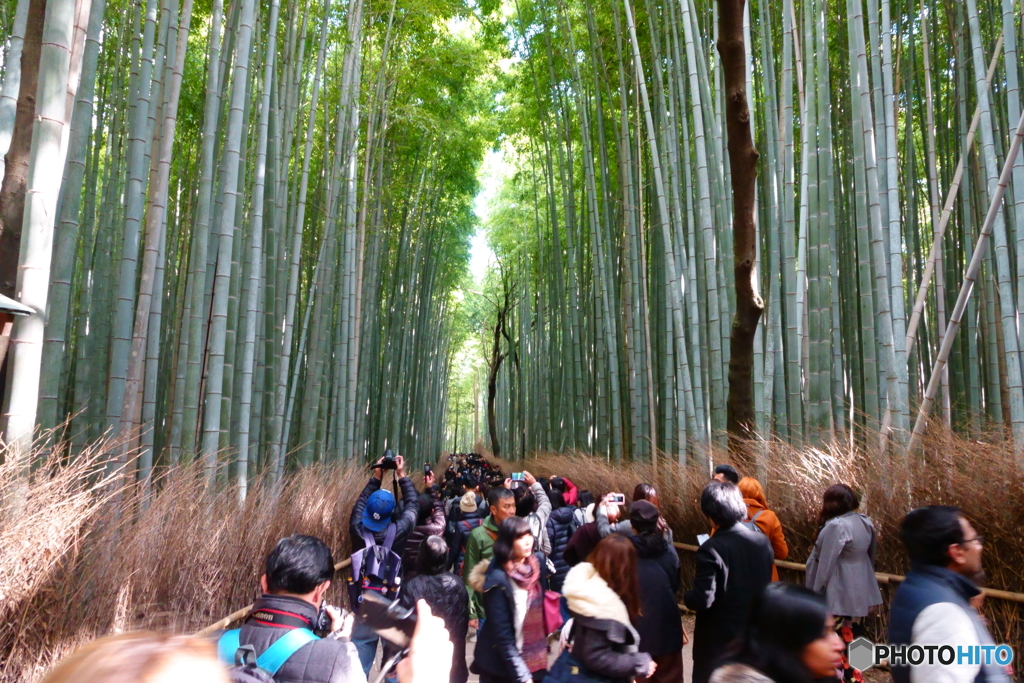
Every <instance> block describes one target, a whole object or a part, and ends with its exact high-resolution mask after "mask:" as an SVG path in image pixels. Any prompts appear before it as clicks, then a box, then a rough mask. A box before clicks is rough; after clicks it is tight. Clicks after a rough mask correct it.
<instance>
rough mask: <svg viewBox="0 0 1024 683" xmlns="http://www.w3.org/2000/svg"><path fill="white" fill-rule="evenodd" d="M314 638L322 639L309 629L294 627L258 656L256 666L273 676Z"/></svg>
mask: <svg viewBox="0 0 1024 683" xmlns="http://www.w3.org/2000/svg"><path fill="white" fill-rule="evenodd" d="M314 640H320V639H319V638H318V637H317V636H316V635H315V634H314V633H313V632H312V631H310V630H309V629H307V628H296V629H292V630H290V631H288V632H287V633H285V634H284V635H283V636H281V637H280V638H278V639H277V640H275V641H274V644H273V645H271V646H270V647H268V648H267V649H266V651H264V653H263V654H261V655H260V656H259V657H257V658H256V666H258V667H259V668H261V669H263V670H264V671H266V672H267V673H269V674H270V675H271V676H273V675H274V674H276V673H277V670H278V669H280V668H281V666H282V665H284V663H285V662H287V661H288V658H289V657H291V656H292V655H293V654H295V653H296V652H297V651H298V650H299V648H301V647H302V646H303V645H306V644H307V643H311V642H313V641H314Z"/></svg>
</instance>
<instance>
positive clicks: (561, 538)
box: [548, 506, 576, 592]
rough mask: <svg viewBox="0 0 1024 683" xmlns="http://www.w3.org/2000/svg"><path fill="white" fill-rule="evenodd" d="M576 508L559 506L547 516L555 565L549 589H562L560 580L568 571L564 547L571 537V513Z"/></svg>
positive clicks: (563, 578)
mask: <svg viewBox="0 0 1024 683" xmlns="http://www.w3.org/2000/svg"><path fill="white" fill-rule="evenodd" d="M575 509H576V508H571V507H568V506H566V507H561V508H558V509H557V510H555V511H553V512H552V513H551V516H550V517H548V539H549V540H550V541H551V554H550V555H548V557H550V558H551V562H552V563H554V565H555V573H554V574H553V575H552V576H551V590H553V591H558V592H561V591H562V582H563V581H565V575H566V574H568V573H569V563H568V562H566V561H565V558H564V555H565V548H566V546H568V545H569V539H570V538H572V532H573V531H574V529H573V519H572V514H573V511H574V510H575Z"/></svg>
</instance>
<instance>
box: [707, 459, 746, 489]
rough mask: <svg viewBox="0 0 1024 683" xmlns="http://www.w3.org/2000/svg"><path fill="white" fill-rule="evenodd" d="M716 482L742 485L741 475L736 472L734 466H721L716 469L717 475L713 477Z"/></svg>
mask: <svg viewBox="0 0 1024 683" xmlns="http://www.w3.org/2000/svg"><path fill="white" fill-rule="evenodd" d="M711 478H712V479H713V480H715V481H721V482H726V481H729V482H732V483H733V484H739V483H740V473H739V472H737V471H736V468H735V467H733V466H732V465H726V464H724V463H723V464H721V465H719V466H718V467H716V468H715V473H714V474H713V475H712V476H711Z"/></svg>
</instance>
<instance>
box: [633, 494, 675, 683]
mask: <svg viewBox="0 0 1024 683" xmlns="http://www.w3.org/2000/svg"><path fill="white" fill-rule="evenodd" d="M660 517H661V513H660V512H658V508H657V507H655V506H654V504H653V503H649V502H647V501H646V500H638V501H636V502H635V503H633V504H632V505H631V506H630V507H629V520H630V523H631V524H632V527H633V536H630V537H629V539H630V540H631V541H632V542H633V546H634V547H635V548H636V554H637V574H638V577H639V581H640V606H641V609H640V616H639V617H638V618H637V621H636V630H637V632H638V633H639V634H640V651H641V652H646V653H647V654H649V655H650V656H651V657H652V658H653V659H654V662H655V663H656V664H657V665H658V668H657V671H655V672H654V675H653V676H651V677H650V678H648V679H646V680H648V681H656V682H658V683H662V682H664V683H669V682H671V683H679V682H680V681H682V680H683V623H682V619H681V618H680V614H679V607H678V605H677V604H676V591H678V590H679V555H677V554H676V550H675V548H673V547H672V545H671V544H670V543H669V542H668V541H667V540H666V539H665V536H664V534H663V533H662V532H661V530H660V529H659V528H658V519H659V518H660Z"/></svg>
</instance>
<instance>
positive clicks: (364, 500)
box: [349, 455, 420, 556]
mask: <svg viewBox="0 0 1024 683" xmlns="http://www.w3.org/2000/svg"><path fill="white" fill-rule="evenodd" d="M383 460H384V459H383V458H381V459H380V460H378V461H377V464H378V465H379V464H380V463H381V462H382V461H383ZM395 460H396V461H397V463H398V467H397V468H396V469H395V478H396V479H397V480H398V487H399V488H400V489H401V491H402V501H401V505H400V506H398V508H397V509H398V510H400V512H399V513H398V519H394V518H393V513H394V511H395V509H396V506H395V498H394V496H393V495H391V492H390V491H384V490H381V488H380V484H381V480H382V479H383V478H384V470H382V469H381V468H379V467H377V468H375V469H374V470H373V476H371V477H370V481H368V482H367V483H366V486H364V487H363V491H362V493H360V494H359V498H358V499H357V500H356V504H355V506H353V508H352V518H351V521H350V522H349V533H350V535H351V537H352V552H356V551H357V550H362V549H363V547H364V546H365V545H366V544H365V543H363V531H364V530H365V531H369V532H370V533H372V534H373V539H374V541H376V543H377V544H378V545H381V544H383V543H384V537H385V535H386V534H387V527H388V524H389V523H393V524H395V525H397V529H396V533H395V543H394V545H393V546H392V547H391V549H392V550H393V551H394V552H395V554H397V555H399V556H401V555H402V552H403V551H404V550H405V541H406V539H408V538H409V534H410V533H412V530H413V529H414V528H416V520H417V519H418V518H419V514H420V503H419V494H418V493H417V492H416V485H415V484H413V483H412V479H410V478H409V477H407V476H405V458H403V457H402V456H400V455H399V456H396V457H395ZM374 493H377V494H378V495H377V496H374V499H375V500H374V502H375V503H376V502H377V498H380V504H381V508H380V510H379V511H378V512H383V511H384V510H386V509H387V505H386V504H387V503H388V500H387V499H388V498H390V510H388V511H387V512H386V514H383V515H379V516H380V517H381V519H380V520H379V521H377V522H376V523H375V522H374V521H371V520H370V519H369V518H368V517H367V515H366V514H364V513H366V512H367V504H368V503H369V501H370V497H371V496H373V494H374Z"/></svg>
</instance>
